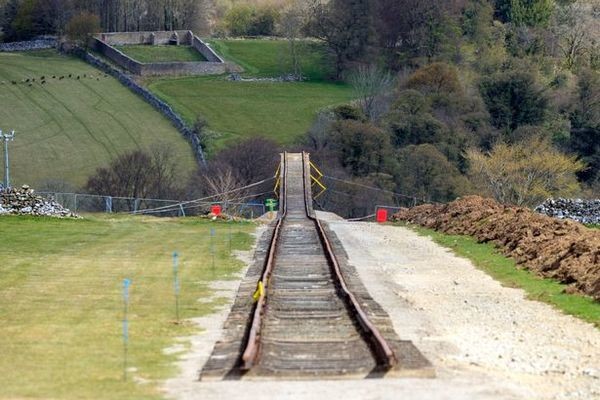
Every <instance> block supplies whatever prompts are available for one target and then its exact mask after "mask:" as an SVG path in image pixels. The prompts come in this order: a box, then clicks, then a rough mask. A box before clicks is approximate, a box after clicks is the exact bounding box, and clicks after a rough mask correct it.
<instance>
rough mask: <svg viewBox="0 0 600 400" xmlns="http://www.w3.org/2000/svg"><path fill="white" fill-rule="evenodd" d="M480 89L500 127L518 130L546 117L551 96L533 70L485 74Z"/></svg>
mask: <svg viewBox="0 0 600 400" xmlns="http://www.w3.org/2000/svg"><path fill="white" fill-rule="evenodd" d="M479 91H480V93H481V96H482V97H483V100H484V102H485V104H486V106H487V109H488V111H489V113H490V117H491V122H492V125H493V126H494V127H496V128H498V129H505V130H515V129H517V128H518V127H519V126H521V125H537V124H539V123H541V122H543V121H544V118H545V115H546V111H547V108H548V99H547V98H546V96H545V94H544V91H543V90H542V89H541V88H540V87H539V86H538V85H537V84H536V82H535V79H534V77H533V75H532V74H531V73H529V72H502V73H498V74H495V75H492V76H490V77H486V78H483V79H482V80H481V82H480V84H479Z"/></svg>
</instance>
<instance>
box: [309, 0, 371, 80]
mask: <svg viewBox="0 0 600 400" xmlns="http://www.w3.org/2000/svg"><path fill="white" fill-rule="evenodd" d="M371 16H372V10H371V6H370V1H369V0H331V1H330V2H328V3H324V2H321V1H317V2H316V3H315V4H314V5H313V6H312V8H311V15H310V19H309V23H308V24H307V30H308V33H309V34H311V35H313V36H315V37H317V38H319V39H321V40H323V41H324V42H325V43H326V44H327V46H328V48H329V49H330V50H331V51H332V52H333V54H334V55H335V78H336V79H339V78H340V77H341V76H342V72H343V71H344V69H345V68H346V67H347V66H348V63H350V62H352V61H356V60H359V59H360V58H361V57H362V56H363V55H364V54H365V52H366V50H367V47H368V45H369V42H370V38H371Z"/></svg>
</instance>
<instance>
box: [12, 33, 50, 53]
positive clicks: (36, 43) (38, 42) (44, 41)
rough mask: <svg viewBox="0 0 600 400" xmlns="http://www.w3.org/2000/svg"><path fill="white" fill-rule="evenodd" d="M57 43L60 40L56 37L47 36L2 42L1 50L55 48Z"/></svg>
mask: <svg viewBox="0 0 600 400" xmlns="http://www.w3.org/2000/svg"><path fill="white" fill-rule="evenodd" d="M57 45H58V40H57V39H56V38H55V37H46V38H39V39H35V40H28V41H25V42H10V43H0V52H9V51H31V50H43V49H53V48H56V47H57Z"/></svg>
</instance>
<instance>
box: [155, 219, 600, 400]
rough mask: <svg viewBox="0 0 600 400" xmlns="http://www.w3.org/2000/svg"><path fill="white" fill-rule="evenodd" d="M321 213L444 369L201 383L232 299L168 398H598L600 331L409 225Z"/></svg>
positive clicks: (394, 314) (386, 303)
mask: <svg viewBox="0 0 600 400" xmlns="http://www.w3.org/2000/svg"><path fill="white" fill-rule="evenodd" d="M320 217H321V218H324V219H329V224H330V227H331V228H332V230H333V231H335V232H336V234H337V235H338V237H339V238H340V240H341V241H342V243H343V245H344V247H345V249H346V251H347V253H348V256H349V258H350V262H351V263H352V264H354V265H355V266H356V267H357V270H358V272H359V274H360V276H361V279H362V280H363V282H364V284H365V286H366V287H367V288H368V289H369V292H370V293H371V295H372V296H373V298H374V299H375V300H376V301H378V302H379V304H380V305H381V306H382V307H383V308H384V309H385V310H386V311H387V312H388V313H389V314H390V316H391V318H392V321H393V323H394V327H395V329H396V332H397V333H398V334H399V336H400V337H401V338H402V339H407V340H412V341H413V343H414V344H415V345H416V346H417V348H418V349H419V350H420V351H421V352H422V353H423V354H424V355H425V356H426V357H427V358H428V359H429V360H430V361H431V362H432V363H433V365H434V367H435V369H436V375H437V377H436V378H434V379H383V380H381V379H372V380H348V381H247V380H246V381H244V380H242V381H221V382H195V381H193V380H192V377H194V376H196V372H197V370H198V369H199V368H200V367H201V365H195V364H193V363H190V362H189V360H190V359H195V360H196V361H197V362H198V360H202V359H205V358H206V357H207V356H208V355H209V354H210V351H211V350H212V344H213V343H214V340H216V338H217V337H218V334H219V332H218V331H219V323H218V321H223V320H224V318H225V316H226V315H227V312H228V307H225V308H224V309H223V310H222V311H221V312H219V313H216V314H214V315H212V316H210V317H208V318H204V319H202V320H201V321H199V324H200V325H201V326H202V327H203V328H205V330H204V331H203V332H202V333H201V334H199V335H198V336H197V337H196V340H195V342H196V343H197V344H198V345H197V346H194V347H193V348H192V350H191V352H190V353H187V354H184V355H183V356H182V362H181V364H180V367H181V369H182V374H181V376H180V377H178V378H176V379H174V380H171V381H168V382H167V383H166V384H165V390H166V394H167V395H168V397H169V398H174V399H175V398H176V399H182V400H184V399H185V400H196V399H203V400H208V399H230V398H235V397H240V396H241V397H248V396H256V397H259V398H261V399H329V398H332V397H338V398H339V397H341V396H343V398H344V400H353V399H357V400H358V399H360V400H365V399H398V398H403V399H425V400H428V399H431V400H441V399H452V400H461V399H464V400H466V399H469V400H480V399H507V400H508V399H515V400H516V399H586V400H592V399H600V330H598V329H596V328H594V327H593V326H592V325H590V324H587V323H584V322H582V321H580V320H578V319H575V318H573V317H569V316H565V315H563V314H561V313H560V312H558V311H556V310H554V309H553V308H552V307H550V306H548V305H545V304H542V303H539V302H535V301H530V300H527V299H525V297H524V294H523V292H522V291H521V290H518V289H511V288H505V287H502V286H501V285H500V284H499V283H497V282H496V281H494V280H493V279H491V278H490V277H488V276H487V275H486V274H484V273H483V272H481V271H479V270H477V269H476V268H475V267H473V265H472V264H471V263H470V262H469V261H466V260H464V259H461V258H458V257H456V256H454V255H453V254H452V253H451V252H450V251H448V250H446V249H444V248H441V247H440V246H438V245H436V244H435V243H433V242H432V241H431V240H430V239H428V238H424V237H420V236H418V235H416V234H415V233H414V232H412V231H410V230H408V229H405V228H402V227H395V226H389V225H376V224H372V223H358V222H345V221H343V220H339V218H335V217H332V216H329V215H327V214H320ZM221 289H222V290H221V291H220V292H219V295H220V296H223V295H226V294H227V291H229V293H228V294H227V297H229V298H231V299H233V296H234V295H235V290H234V289H233V288H232V287H231V285H229V287H228V288H225V287H221ZM223 289H225V290H223ZM221 323H222V322H221ZM202 338H205V339H202ZM186 360H188V362H187V363H186ZM191 369H193V371H190V370H191ZM186 373H187V375H186Z"/></svg>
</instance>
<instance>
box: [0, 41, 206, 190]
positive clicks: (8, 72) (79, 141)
mask: <svg viewBox="0 0 600 400" xmlns="http://www.w3.org/2000/svg"><path fill="white" fill-rule="evenodd" d="M42 78H43V79H42ZM34 80H35V81H34ZM13 82H14V84H13ZM0 129H2V130H3V131H8V130H11V129H14V130H15V131H16V139H15V141H14V142H11V143H10V145H9V146H10V158H11V160H10V164H11V176H12V179H11V182H12V183H13V186H16V185H21V184H29V185H31V186H33V187H40V186H42V185H43V184H44V182H46V181H49V180H52V181H61V182H65V183H68V184H69V185H73V186H81V185H83V184H84V183H85V182H86V180H87V177H88V176H89V175H90V174H92V173H93V172H94V171H95V169H96V168H97V167H100V166H104V165H106V164H108V163H109V162H110V161H111V160H112V159H113V158H114V157H116V156H117V155H119V154H121V153H124V152H127V151H130V150H133V149H138V148H142V149H145V148H149V147H151V146H153V145H161V146H169V147H171V148H172V149H173V151H174V152H175V153H176V154H177V158H178V160H179V162H180V166H181V168H182V170H183V171H186V172H187V171H191V169H192V168H193V167H194V165H195V160H194V156H193V154H192V150H191V148H190V146H189V144H188V143H187V142H186V141H185V140H184V139H183V138H182V137H181V135H180V134H179V132H178V131H177V130H176V129H175V128H174V127H173V126H172V125H171V123H170V122H169V121H168V120H167V119H166V118H164V117H163V116H162V115H161V114H160V113H158V112H157V111H156V110H155V109H154V108H152V107H151V106H150V105H149V104H147V103H145V102H144V101H143V100H142V99H141V98H139V97H138V96H136V95H135V94H133V93H132V92H130V91H129V90H128V89H127V88H126V87H124V86H123V85H121V84H120V83H119V82H118V81H117V80H116V79H114V78H112V77H108V76H105V75H104V74H102V73H101V72H100V71H99V70H97V69H95V68H93V67H91V66H89V65H87V64H86V63H84V62H83V61H80V60H78V59H76V58H73V57H67V56H62V55H59V54H58V53H56V52H55V51H50V50H44V51H35V52H27V53H0Z"/></svg>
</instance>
